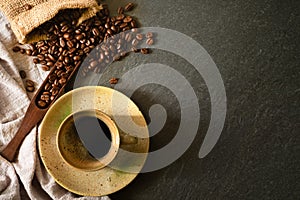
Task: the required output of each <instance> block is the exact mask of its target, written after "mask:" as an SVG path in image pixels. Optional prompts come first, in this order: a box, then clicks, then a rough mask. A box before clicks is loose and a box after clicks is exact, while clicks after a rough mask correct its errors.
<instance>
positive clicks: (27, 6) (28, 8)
mask: <svg viewBox="0 0 300 200" xmlns="http://www.w3.org/2000/svg"><path fill="white" fill-rule="evenodd" d="M24 7H25V9H26V10H30V9H31V8H32V6H31V5H30V4H25V5H24Z"/></svg>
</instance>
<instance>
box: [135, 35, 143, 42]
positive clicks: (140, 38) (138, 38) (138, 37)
mask: <svg viewBox="0 0 300 200" xmlns="http://www.w3.org/2000/svg"><path fill="white" fill-rule="evenodd" d="M143 38H144V36H143V34H141V33H138V34H136V39H137V40H140V41H141V40H143Z"/></svg>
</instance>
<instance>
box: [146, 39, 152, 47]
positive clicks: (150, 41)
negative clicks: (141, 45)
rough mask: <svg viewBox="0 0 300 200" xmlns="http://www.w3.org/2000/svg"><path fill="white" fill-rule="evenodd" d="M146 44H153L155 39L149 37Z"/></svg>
mask: <svg viewBox="0 0 300 200" xmlns="http://www.w3.org/2000/svg"><path fill="white" fill-rule="evenodd" d="M146 44H147V45H149V46H150V45H153V44H154V41H153V39H152V38H148V39H147V41H146Z"/></svg>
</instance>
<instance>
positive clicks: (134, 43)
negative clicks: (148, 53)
mask: <svg viewBox="0 0 300 200" xmlns="http://www.w3.org/2000/svg"><path fill="white" fill-rule="evenodd" d="M131 44H132V46H134V47H136V46H137V45H138V44H139V41H138V40H137V39H133V40H132V42H131Z"/></svg>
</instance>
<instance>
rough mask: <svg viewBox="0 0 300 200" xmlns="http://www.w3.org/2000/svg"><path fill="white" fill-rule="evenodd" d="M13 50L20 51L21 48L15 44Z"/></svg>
mask: <svg viewBox="0 0 300 200" xmlns="http://www.w3.org/2000/svg"><path fill="white" fill-rule="evenodd" d="M12 50H13V52H19V51H20V50H21V48H20V47H18V46H15V47H14V48H13V49H12Z"/></svg>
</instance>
